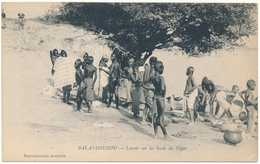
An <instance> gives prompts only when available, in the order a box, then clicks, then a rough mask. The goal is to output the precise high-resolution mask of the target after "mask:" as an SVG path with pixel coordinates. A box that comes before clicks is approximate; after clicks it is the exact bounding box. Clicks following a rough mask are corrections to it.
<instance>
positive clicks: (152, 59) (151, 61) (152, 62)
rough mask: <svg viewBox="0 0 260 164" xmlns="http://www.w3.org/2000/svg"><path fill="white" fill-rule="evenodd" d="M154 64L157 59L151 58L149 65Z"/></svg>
mask: <svg viewBox="0 0 260 164" xmlns="http://www.w3.org/2000/svg"><path fill="white" fill-rule="evenodd" d="M155 62H157V57H154V56H152V57H151V58H150V60H149V63H150V65H154V63H155Z"/></svg>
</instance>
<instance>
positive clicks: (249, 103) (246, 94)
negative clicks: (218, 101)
mask: <svg viewBox="0 0 260 164" xmlns="http://www.w3.org/2000/svg"><path fill="white" fill-rule="evenodd" d="M246 85H247V90H244V91H242V92H239V96H240V97H241V98H242V99H243V100H244V104H245V109H246V111H247V116H248V123H247V128H246V131H245V134H246V137H247V138H251V136H249V133H250V131H251V129H252V126H253V124H254V111H255V108H254V105H256V104H257V103H258V97H257V98H256V99H255V98H254V95H253V93H252V91H253V90H255V86H256V84H255V81H254V80H248V81H247V83H246Z"/></svg>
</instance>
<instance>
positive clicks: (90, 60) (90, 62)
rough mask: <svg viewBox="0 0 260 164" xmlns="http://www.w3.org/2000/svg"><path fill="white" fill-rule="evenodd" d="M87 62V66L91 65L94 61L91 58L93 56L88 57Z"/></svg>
mask: <svg viewBox="0 0 260 164" xmlns="http://www.w3.org/2000/svg"><path fill="white" fill-rule="evenodd" d="M87 60H88V63H89V64H92V63H93V61H94V58H93V56H89V57H88V59H87Z"/></svg>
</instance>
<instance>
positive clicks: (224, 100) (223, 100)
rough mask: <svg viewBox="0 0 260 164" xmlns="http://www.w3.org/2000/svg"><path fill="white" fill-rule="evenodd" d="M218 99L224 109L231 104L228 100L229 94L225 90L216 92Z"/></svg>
mask: <svg viewBox="0 0 260 164" xmlns="http://www.w3.org/2000/svg"><path fill="white" fill-rule="evenodd" d="M216 100H217V102H218V104H219V106H220V107H222V108H223V109H224V110H226V109H228V108H229V107H230V104H229V103H228V102H227V94H226V92H224V91H220V92H218V93H217V94H216Z"/></svg>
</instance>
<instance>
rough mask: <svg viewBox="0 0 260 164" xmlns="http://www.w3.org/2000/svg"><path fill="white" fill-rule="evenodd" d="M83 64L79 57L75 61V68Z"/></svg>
mask: <svg viewBox="0 0 260 164" xmlns="http://www.w3.org/2000/svg"><path fill="white" fill-rule="evenodd" d="M81 65H82V61H81V60H80V59H77V60H76V61H75V63H74V67H75V68H79V67H80V66H81Z"/></svg>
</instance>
